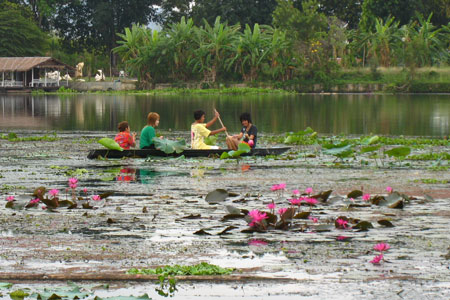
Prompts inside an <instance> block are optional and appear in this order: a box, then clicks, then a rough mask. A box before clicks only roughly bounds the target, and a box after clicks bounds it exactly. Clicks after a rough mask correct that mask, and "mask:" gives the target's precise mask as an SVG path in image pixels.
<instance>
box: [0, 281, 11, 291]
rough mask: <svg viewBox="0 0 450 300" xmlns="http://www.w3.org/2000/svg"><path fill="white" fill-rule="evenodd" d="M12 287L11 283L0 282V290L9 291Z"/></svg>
mask: <svg viewBox="0 0 450 300" xmlns="http://www.w3.org/2000/svg"><path fill="white" fill-rule="evenodd" d="M12 286H13V284H12V283H9V282H0V289H9V288H11V287H12Z"/></svg>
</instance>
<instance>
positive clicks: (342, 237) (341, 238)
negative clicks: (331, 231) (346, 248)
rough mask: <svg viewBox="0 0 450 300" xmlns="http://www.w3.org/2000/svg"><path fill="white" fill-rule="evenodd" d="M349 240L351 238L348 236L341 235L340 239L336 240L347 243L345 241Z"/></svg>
mask: <svg viewBox="0 0 450 300" xmlns="http://www.w3.org/2000/svg"><path fill="white" fill-rule="evenodd" d="M348 238H349V237H348V236H344V235H340V236H338V237H337V238H336V240H338V241H345V240H346V239H348Z"/></svg>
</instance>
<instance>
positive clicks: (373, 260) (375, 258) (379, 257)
mask: <svg viewBox="0 0 450 300" xmlns="http://www.w3.org/2000/svg"><path fill="white" fill-rule="evenodd" d="M382 259H383V254H380V255H377V256H375V257H374V258H373V259H372V260H371V261H370V263H372V264H374V265H378V264H380V261H381V260H382Z"/></svg>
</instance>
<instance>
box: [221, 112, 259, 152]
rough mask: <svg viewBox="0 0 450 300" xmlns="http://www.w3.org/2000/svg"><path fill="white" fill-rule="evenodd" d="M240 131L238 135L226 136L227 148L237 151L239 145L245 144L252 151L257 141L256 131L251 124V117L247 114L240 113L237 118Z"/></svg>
mask: <svg viewBox="0 0 450 300" xmlns="http://www.w3.org/2000/svg"><path fill="white" fill-rule="evenodd" d="M239 120H240V121H241V124H242V129H241V132H240V133H239V134H236V135H233V136H227V146H228V148H229V149H233V150H237V148H238V145H239V143H242V142H244V143H247V144H248V145H249V146H250V147H251V148H252V149H253V148H255V147H256V141H257V139H258V129H257V128H256V126H255V125H253V123H252V117H251V116H250V114H249V113H248V112H245V113H242V114H241V116H240V117H239Z"/></svg>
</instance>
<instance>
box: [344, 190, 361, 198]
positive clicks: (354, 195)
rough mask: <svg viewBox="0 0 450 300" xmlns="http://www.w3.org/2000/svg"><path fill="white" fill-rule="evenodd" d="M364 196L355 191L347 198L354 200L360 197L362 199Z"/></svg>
mask: <svg viewBox="0 0 450 300" xmlns="http://www.w3.org/2000/svg"><path fill="white" fill-rule="evenodd" d="M362 195H363V192H362V191H360V190H353V191H351V192H350V193H348V195H347V198H353V199H356V198H358V197H361V196H362Z"/></svg>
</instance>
